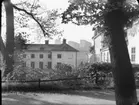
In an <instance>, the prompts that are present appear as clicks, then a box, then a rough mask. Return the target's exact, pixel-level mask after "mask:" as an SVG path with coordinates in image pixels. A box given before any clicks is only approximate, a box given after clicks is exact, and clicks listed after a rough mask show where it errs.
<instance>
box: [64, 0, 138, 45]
mask: <svg viewBox="0 0 139 105" xmlns="http://www.w3.org/2000/svg"><path fill="white" fill-rule="evenodd" d="M118 7H119V5H118V4H116V3H115V4H110V3H109V2H106V1H105V0H98V1H95V0H70V5H69V7H68V8H67V9H66V11H64V12H63V15H62V23H65V24H67V23H68V22H72V23H73V24H76V25H91V26H92V25H93V30H96V31H97V32H101V33H103V34H104V35H105V39H104V41H103V42H104V43H106V44H108V42H109V37H107V36H108V34H109V33H108V32H107V31H108V30H107V27H105V23H106V22H105V21H104V18H105V16H106V14H107V13H108V12H110V11H112V10H114V9H117V8H118ZM122 10H123V12H124V14H125V16H126V17H127V20H128V21H127V23H126V24H125V26H124V27H125V29H126V30H127V29H128V28H130V27H131V26H132V24H133V22H134V21H136V20H137V19H138V18H139V5H138V4H132V3H131V4H129V3H128V2H125V3H124V4H123V6H122ZM125 20H126V19H125ZM125 37H126V35H125ZM106 39H107V40H106Z"/></svg>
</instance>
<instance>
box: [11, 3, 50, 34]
mask: <svg viewBox="0 0 139 105" xmlns="http://www.w3.org/2000/svg"><path fill="white" fill-rule="evenodd" d="M13 8H15V9H16V10H18V11H23V12H25V13H26V14H27V15H29V16H30V17H31V18H32V19H33V20H34V21H35V22H36V23H37V24H38V25H39V27H40V28H41V30H42V32H43V34H44V36H46V35H47V36H49V33H46V32H45V30H44V29H43V26H42V25H41V23H40V22H39V21H38V20H37V19H36V18H35V17H34V15H33V14H32V13H30V12H28V11H26V10H25V9H22V8H19V7H17V6H15V5H14V4H13Z"/></svg>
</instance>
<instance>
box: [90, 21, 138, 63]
mask: <svg viewBox="0 0 139 105" xmlns="http://www.w3.org/2000/svg"><path fill="white" fill-rule="evenodd" d="M92 39H93V42H94V49H95V53H94V56H95V57H93V62H110V61H111V60H110V53H109V49H108V47H107V45H105V44H104V43H103V39H104V34H103V33H101V32H99V31H98V30H96V32H95V35H94V36H93V38H92ZM138 41H139V21H138V22H137V23H135V24H134V25H133V27H132V28H131V29H128V30H127V45H128V51H129V56H130V59H131V63H132V64H139V42H138Z"/></svg>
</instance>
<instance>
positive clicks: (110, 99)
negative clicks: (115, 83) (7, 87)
mask: <svg viewBox="0 0 139 105" xmlns="http://www.w3.org/2000/svg"><path fill="white" fill-rule="evenodd" d="M2 105H115V101H114V92H113V91H102V90H92V91H79V90H78V91H77V90H74V91H63V93H51V92H47V93H34V92H33V93H32V92H30V93H24V94H21V93H3V94H2Z"/></svg>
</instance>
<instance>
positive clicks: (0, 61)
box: [0, 51, 3, 69]
mask: <svg viewBox="0 0 139 105" xmlns="http://www.w3.org/2000/svg"><path fill="white" fill-rule="evenodd" d="M2 66H3V56H2V53H1V51H0V69H2Z"/></svg>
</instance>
